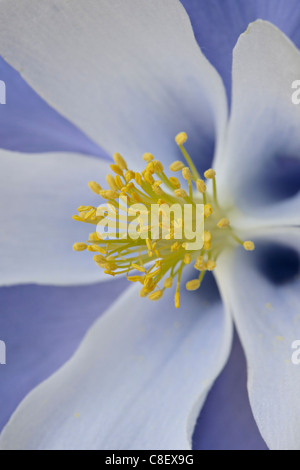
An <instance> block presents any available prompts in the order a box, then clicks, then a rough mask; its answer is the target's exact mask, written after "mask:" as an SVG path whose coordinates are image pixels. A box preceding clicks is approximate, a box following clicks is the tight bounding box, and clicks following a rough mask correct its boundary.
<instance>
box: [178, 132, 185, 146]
mask: <svg viewBox="0 0 300 470" xmlns="http://www.w3.org/2000/svg"><path fill="white" fill-rule="evenodd" d="M187 138H188V137H187V135H186V133H185V132H180V133H179V134H177V136H176V137H175V141H176V144H177V145H183V144H184V143H185V142H186V141H187Z"/></svg>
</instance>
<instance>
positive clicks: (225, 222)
mask: <svg viewBox="0 0 300 470" xmlns="http://www.w3.org/2000/svg"><path fill="white" fill-rule="evenodd" d="M217 225H218V227H219V228H228V227H229V225H230V221H229V220H228V219H225V218H224V219H221V220H219V222H218V224H217Z"/></svg>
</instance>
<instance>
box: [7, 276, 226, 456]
mask: <svg viewBox="0 0 300 470" xmlns="http://www.w3.org/2000/svg"><path fill="white" fill-rule="evenodd" d="M182 297H183V298H182V304H183V308H182V309H180V310H176V309H175V308H174V307H173V293H171V292H170V291H168V292H166V293H165V296H164V298H163V299H162V300H161V301H160V302H159V303H157V304H152V303H150V302H149V301H147V300H145V299H141V298H140V297H139V295H138V289H137V286H133V287H132V288H131V289H130V290H129V291H127V292H126V293H125V295H124V296H122V297H121V298H120V299H119V300H118V301H117V302H116V303H115V305H114V306H113V307H112V308H111V309H110V310H109V311H108V312H107V313H106V314H105V316H104V317H102V319H100V320H99V321H98V322H97V323H96V324H95V326H94V327H93V328H92V329H91V331H90V333H89V334H88V335H87V337H86V338H85V340H84V341H83V343H82V345H81V347H80V348H79V350H78V351H77V353H76V354H75V356H74V357H73V358H72V359H71V361H70V362H69V363H68V364H67V365H65V366H64V367H63V368H62V369H61V370H60V371H59V372H58V373H56V374H55V375H54V376H52V378H50V379H49V380H47V381H46V382H45V383H44V384H42V385H41V386H39V387H38V388H36V389H35V390H34V391H33V392H32V393H31V394H30V395H29V396H28V397H27V398H26V399H25V400H24V401H23V403H22V404H21V405H20V407H19V408H18V410H17V411H16V413H15V414H14V416H13V418H12V420H11V421H10V423H9V424H8V425H7V427H6V428H5V430H4V432H3V434H2V436H1V444H0V445H1V448H6V449H8V448H13V449H23V448H26V449H115V450H117V449H126V450H130V449H158V450H159V449H164V450H165V449H188V448H189V447H190V445H191V437H192V431H193V427H194V424H195V421H196V418H197V414H198V412H199V409H200V407H201V406H202V404H203V401H204V399H205V397H206V394H207V391H208V390H209V388H210V387H211V385H212V383H213V381H214V380H215V378H216V376H217V375H218V374H219V372H220V370H221V369H222V368H223V366H224V364H225V362H226V360H227V358H228V355H229V350H230V347H231V339H232V324H231V319H230V317H229V316H228V315H226V314H225V315H224V310H223V308H222V304H221V302H220V299H219V297H218V296H216V288H215V285H212V286H211V283H210V280H209V279H208V283H206V288H204V290H203V291H202V295H200V297H199V294H198V293H192V294H190V293H188V294H186V292H185V293H184V295H183V296H182ZM179 405H180V406H179Z"/></svg>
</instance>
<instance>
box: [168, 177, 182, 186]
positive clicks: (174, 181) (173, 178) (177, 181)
mask: <svg viewBox="0 0 300 470" xmlns="http://www.w3.org/2000/svg"><path fill="white" fill-rule="evenodd" d="M169 181H170V183H171V185H172V186H174V188H176V189H179V188H180V182H179V180H178V179H177V178H175V176H170V178H169Z"/></svg>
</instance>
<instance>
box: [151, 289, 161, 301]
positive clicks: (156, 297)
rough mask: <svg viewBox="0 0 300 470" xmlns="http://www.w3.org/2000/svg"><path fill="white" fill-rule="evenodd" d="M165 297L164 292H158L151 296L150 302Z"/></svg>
mask: <svg viewBox="0 0 300 470" xmlns="http://www.w3.org/2000/svg"><path fill="white" fill-rule="evenodd" d="M162 296H163V291H162V290H156V291H154V292H152V294H150V295H149V297H148V299H149V300H159V299H161V298H162Z"/></svg>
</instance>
